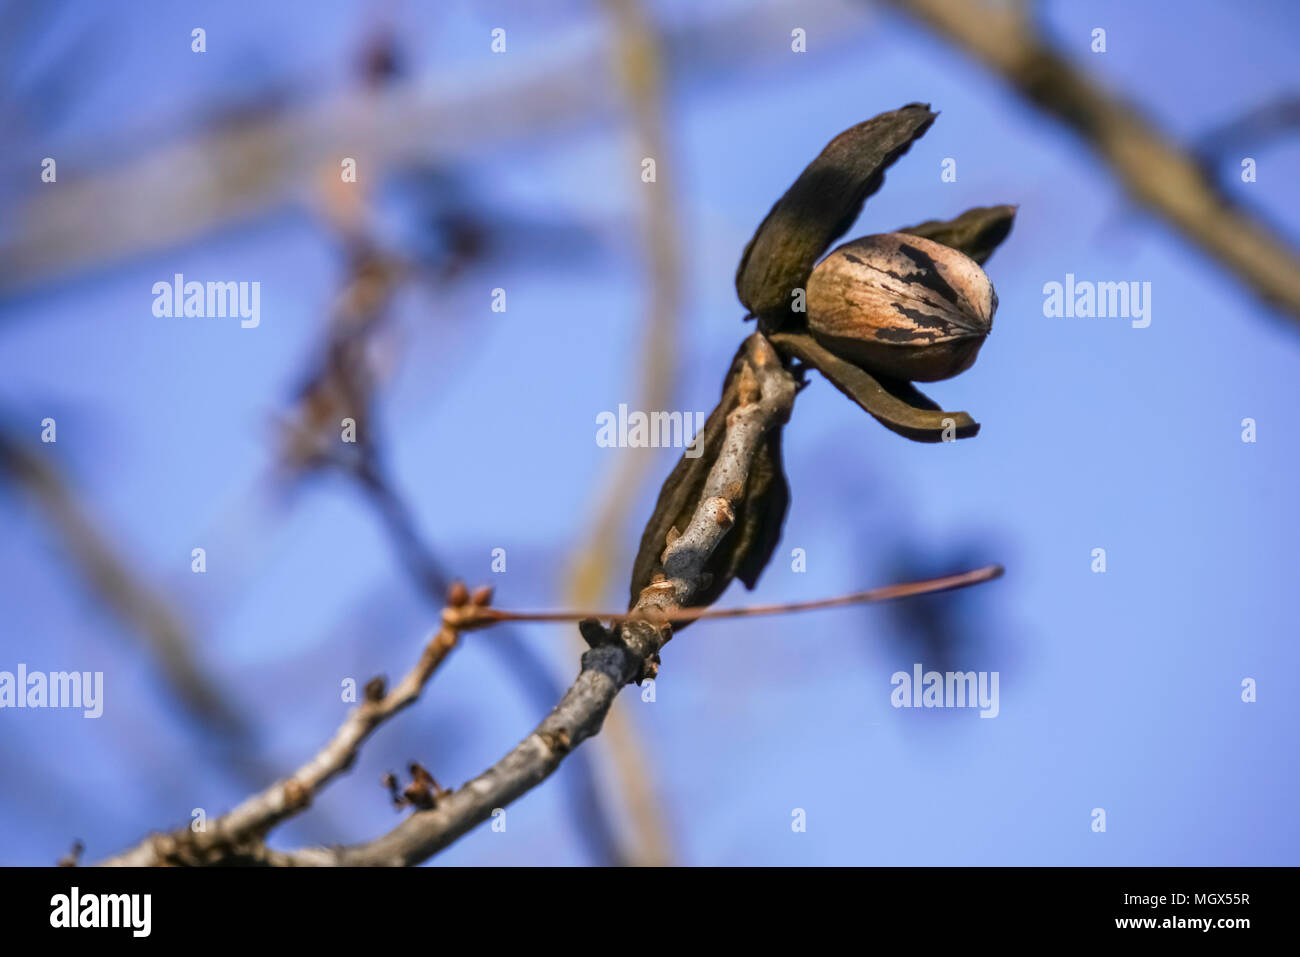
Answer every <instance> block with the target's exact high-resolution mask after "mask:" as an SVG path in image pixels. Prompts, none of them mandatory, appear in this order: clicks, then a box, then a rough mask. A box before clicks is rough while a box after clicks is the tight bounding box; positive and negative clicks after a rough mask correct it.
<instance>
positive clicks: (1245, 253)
mask: <svg viewBox="0 0 1300 957" xmlns="http://www.w3.org/2000/svg"><path fill="white" fill-rule="evenodd" d="M887 2H889V3H891V4H893V5H894V6H896V7H898V8H899V9H900V10H903V11H905V12H906V13H908V14H910V15H911V16H913V17H915V18H917V19H918V20H920V21H921V22H923V23H925V24H927V25H929V26H930V27H932V28H933V29H934V30H936V31H937V32H938V33H940V34H941V35H943V36H944V37H946V38H947V39H948V40H950V41H952V42H953V43H955V44H956V45H957V46H959V47H960V48H962V49H963V50H964V51H965V52H967V53H968V54H970V55H972V56H974V57H976V58H978V59H979V60H981V61H982V62H983V63H984V64H985V65H986V66H988V67H989V68H991V69H992V70H993V71H994V72H996V73H997V74H998V75H1000V76H1001V77H1002V78H1003V79H1004V80H1006V81H1007V82H1008V83H1009V84H1010V85H1011V86H1012V87H1013V88H1014V89H1015V90H1016V91H1017V92H1018V93H1019V94H1020V95H1021V96H1022V97H1024V99H1026V100H1027V101H1028V102H1029V103H1031V104H1033V105H1034V106H1036V107H1037V108H1038V109H1040V110H1042V111H1043V112H1045V113H1047V114H1049V115H1051V116H1053V117H1054V118H1056V119H1057V120H1060V121H1061V122H1063V123H1065V124H1066V125H1067V126H1069V127H1070V128H1071V129H1072V130H1074V132H1075V133H1077V134H1079V136H1080V137H1082V139H1083V140H1084V142H1086V143H1087V144H1088V145H1089V146H1091V147H1092V148H1093V149H1094V150H1096V151H1097V153H1098V154H1099V155H1100V156H1101V158H1102V159H1103V160H1104V161H1105V162H1106V164H1107V165H1108V166H1109V167H1110V169H1111V172H1112V173H1114V175H1115V176H1116V178H1117V179H1119V181H1120V182H1121V183H1122V184H1123V185H1124V187H1125V188H1126V189H1127V190H1128V191H1129V194H1130V195H1131V196H1132V197H1133V198H1134V199H1135V200H1137V201H1138V202H1139V203H1141V204H1142V205H1144V206H1146V207H1147V208H1148V209H1150V210H1151V211H1152V212H1154V213H1156V214H1157V215H1159V216H1161V217H1162V218H1164V219H1165V220H1166V221H1167V222H1168V223H1169V224H1170V225H1171V226H1173V227H1174V228H1176V229H1177V230H1178V231H1179V232H1181V233H1182V234H1183V235H1184V236H1185V237H1186V238H1187V239H1188V240H1190V241H1191V242H1192V243H1194V244H1196V245H1197V246H1199V247H1200V249H1201V251H1202V252H1204V253H1206V254H1207V255H1209V256H1211V257H1212V258H1214V259H1215V260H1217V261H1218V262H1219V263H1220V264H1221V265H1222V266H1224V268H1226V269H1228V270H1229V271H1230V272H1232V273H1233V274H1234V275H1235V276H1236V277H1237V278H1238V279H1239V280H1240V281H1241V282H1243V283H1244V284H1245V285H1247V286H1248V287H1249V288H1250V289H1251V290H1252V291H1253V292H1254V293H1255V294H1256V295H1257V296H1259V297H1260V298H1261V299H1263V300H1264V301H1265V302H1267V303H1269V304H1270V305H1271V306H1273V307H1275V308H1276V309H1278V310H1280V311H1281V312H1283V313H1285V314H1286V316H1287V318H1289V319H1290V320H1291V321H1292V322H1294V323H1300V256H1297V253H1296V251H1295V250H1294V249H1293V248H1291V246H1290V245H1289V244H1288V243H1287V242H1286V241H1285V240H1284V239H1283V238H1282V237H1281V236H1279V235H1277V234H1276V233H1275V232H1274V231H1273V230H1272V229H1271V228H1269V227H1268V226H1266V225H1265V224H1264V223H1262V222H1260V221H1259V220H1258V219H1256V218H1255V217H1253V216H1251V215H1250V214H1249V213H1248V212H1246V211H1245V210H1243V209H1241V208H1240V207H1239V206H1238V205H1236V204H1235V203H1233V202H1232V201H1231V200H1230V199H1229V198H1228V197H1227V196H1225V195H1224V194H1223V193H1222V192H1221V191H1220V190H1219V188H1218V186H1217V185H1216V184H1215V182H1214V180H1213V178H1212V177H1211V176H1210V175H1209V174H1207V172H1206V171H1205V169H1204V168H1203V166H1202V164H1201V163H1200V162H1199V161H1198V158H1197V157H1196V156H1195V155H1194V153H1192V152H1191V151H1189V150H1188V149H1185V148H1184V147H1182V146H1180V145H1179V144H1178V143H1176V142H1174V141H1173V140H1171V139H1169V138H1168V137H1166V136H1165V135H1164V134H1163V133H1161V132H1160V131H1159V130H1158V129H1157V128H1156V127H1155V126H1154V124H1152V123H1151V122H1150V121H1149V120H1147V119H1146V118H1145V117H1144V116H1143V115H1142V113H1141V110H1140V109H1139V107H1138V106H1137V104H1136V103H1134V102H1133V101H1132V100H1131V99H1129V98H1127V97H1125V96H1122V95H1120V94H1118V93H1112V92H1110V91H1107V90H1106V89H1104V88H1103V87H1101V86H1100V85H1099V84H1097V83H1096V82H1095V81H1094V80H1093V79H1092V78H1091V77H1090V76H1088V74H1087V73H1086V72H1085V71H1083V70H1081V69H1079V68H1078V67H1076V66H1075V65H1074V64H1073V63H1072V62H1071V61H1070V60H1069V59H1068V58H1067V57H1066V55H1065V54H1064V53H1063V52H1061V51H1060V50H1058V49H1057V48H1056V47H1054V46H1053V45H1052V44H1051V43H1050V42H1049V41H1047V40H1046V39H1045V38H1044V37H1043V36H1041V35H1040V34H1039V32H1038V31H1037V30H1036V29H1035V28H1034V26H1033V24H1032V21H1031V10H1030V9H1029V8H1028V7H1027V6H1026V5H1022V4H1005V3H994V2H990V0H887Z"/></svg>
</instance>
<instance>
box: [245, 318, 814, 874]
mask: <svg viewBox="0 0 1300 957" xmlns="http://www.w3.org/2000/svg"><path fill="white" fill-rule="evenodd" d="M745 354H746V362H747V366H746V369H745V370H744V372H743V373H742V385H741V401H740V404H739V405H738V406H737V408H736V409H734V410H733V411H732V413H731V414H730V415H729V416H728V419H727V433H726V439H725V441H724V446H723V450H722V452H721V454H720V455H719V457H718V459H717V461H716V462H715V463H714V465H713V468H712V469H711V471H710V473H709V478H708V481H707V483H706V485H705V490H704V494H703V495H702V496H701V499H700V505H699V507H698V508H697V510H696V514H695V517H694V519H693V520H692V522H691V523H690V525H689V527H688V528H687V529H686V531H684V532H683V533H682V534H681V535H680V536H678V537H677V538H676V539H675V540H674V541H673V542H672V543H670V544H669V546H668V548H667V550H666V551H665V553H664V568H665V570H666V576H665V577H664V578H663V579H662V580H660V581H656V582H653V583H651V584H650V585H649V586H647V587H646V588H645V589H644V590H643V591H642V592H641V597H640V600H639V601H638V602H637V604H636V610H638V611H640V612H642V613H645V614H647V615H653V614H654V613H656V612H673V611H676V610H678V609H679V608H681V607H682V606H683V605H684V604H685V603H686V602H688V601H689V600H690V598H691V596H692V595H693V594H695V592H697V591H699V590H700V589H702V588H704V587H706V585H707V582H706V581H704V580H703V578H702V574H703V568H704V563H705V561H706V560H707V559H708V557H709V555H710V554H712V552H713V550H714V549H715V548H716V547H717V546H718V544H719V543H720V542H721V541H722V539H723V537H724V536H725V535H726V534H727V531H728V530H729V529H730V527H731V518H732V511H733V509H734V508H735V505H736V503H737V502H738V501H739V499H740V496H741V494H742V492H743V491H744V484H745V480H746V478H747V477H748V474H749V468H750V464H751V463H752V461H753V458H754V454H755V452H756V450H757V449H758V447H759V444H760V441H761V440H762V438H763V436H764V435H765V434H766V433H767V431H768V430H769V429H771V428H773V427H774V426H776V425H777V424H779V423H782V422H784V421H785V420H786V419H787V418H788V417H789V415H790V410H791V408H792V407H793V404H794V397H795V391H796V385H795V381H794V377H793V376H791V374H790V373H789V372H788V371H786V369H785V368H784V367H783V366H782V364H781V360H780V357H779V356H778V355H777V353H776V351H775V350H774V349H773V348H772V346H771V344H770V343H768V341H767V340H766V339H765V338H764V337H763V336H762V335H760V334H757V333H756V334H754V335H752V336H750V337H749V339H748V340H746V350H745ZM585 634H590V632H585ZM671 637H672V629H671V626H669V625H667V624H655V623H652V622H651V621H648V620H633V621H628V622H625V623H623V624H621V625H618V626H616V627H615V628H614V629H613V630H612V632H610V633H607V634H605V635H603V636H602V638H601V639H597V640H596V642H595V645H594V647H592V648H591V649H590V650H588V651H587V652H586V653H585V654H583V656H582V670H581V671H580V672H579V674H578V677H577V679H576V680H575V681H574V683H573V685H572V686H571V687H570V688H569V690H568V691H567V692H566V693H565V695H564V697H563V699H562V700H561V701H560V703H559V704H558V705H557V706H556V707H555V709H554V710H553V711H552V712H551V713H550V714H549V715H547V717H546V718H545V719H544V720H543V721H542V722H541V723H540V724H539V725H538V726H537V727H536V728H535V729H534V730H533V731H532V733H530V734H529V735H528V736H527V737H526V738H524V739H523V740H522V741H521V742H519V744H517V745H516V746H515V747H514V748H513V749H511V751H510V752H509V753H508V754H506V755H505V757H503V758H502V759H501V760H500V761H498V762H497V763H496V764H495V765H493V766H492V767H491V768H489V769H488V770H486V771H484V772H483V773H482V774H480V775H479V776H478V777H476V778H474V779H473V780H471V781H469V782H467V783H466V784H464V785H462V786H461V787H460V788H458V789H457V790H455V791H453V792H452V793H451V794H449V795H446V796H444V797H443V798H441V799H440V800H439V801H438V803H437V806H436V807H434V808H432V809H430V810H423V811H416V812H414V813H412V814H411V816H410V817H408V818H407V819H406V820H405V821H403V822H402V823H401V824H400V825H398V826H397V827H396V828H394V829H393V830H392V831H389V832H388V833H387V834H385V835H383V836H382V837H380V838H378V839H376V840H374V841H371V842H369V843H366V844H360V845H354V846H350V847H337V848H308V849H304V850H299V851H291V852H277V851H269V850H268V851H267V852H266V854H265V858H264V859H265V861H266V863H270V864H277V865H342V866H365V865H412V864H418V863H420V862H421V861H424V860H426V859H427V858H429V857H431V856H432V855H433V854H435V853H437V852H438V851H439V850H441V849H442V848H444V847H446V846H447V845H448V844H450V843H451V842H452V841H454V840H456V838H458V837H460V836H461V835H462V834H464V833H465V832H466V831H468V830H470V829H471V828H473V827H475V826H476V825H478V824H479V823H481V822H482V821H484V820H486V819H487V818H488V817H490V816H491V815H492V812H493V811H494V810H496V809H497V808H504V807H505V806H506V805H508V804H509V803H510V802H511V801H513V800H515V799H516V798H518V797H520V796H521V795H523V794H525V793H527V792H528V791H529V790H530V789H532V788H534V787H536V786H537V785H538V784H540V783H541V782H542V781H544V780H546V778H548V777H549V776H550V775H551V774H552V773H553V772H554V771H555V769H556V768H558V767H559V766H560V762H561V761H563V760H564V758H565V756H566V755H567V754H568V753H569V752H570V751H572V750H573V749H574V748H575V747H577V746H578V745H579V744H580V743H582V742H583V741H584V740H586V739H587V738H589V737H592V736H593V735H595V734H597V733H598V732H599V731H600V728H601V724H602V723H603V721H604V719H605V715H606V713H608V711H609V708H610V706H611V705H612V704H613V702H614V698H615V697H616V696H617V695H618V693H619V691H620V690H622V688H623V686H624V685H626V684H628V683H629V682H632V681H636V682H638V683H639V682H640V681H641V680H643V679H644V678H647V677H653V676H654V674H655V673H656V671H657V668H658V656H659V651H660V649H661V648H662V647H663V646H664V644H666V643H667V641H668V640H669V639H670V638H671Z"/></svg>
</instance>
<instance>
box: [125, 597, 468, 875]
mask: <svg viewBox="0 0 1300 957" xmlns="http://www.w3.org/2000/svg"><path fill="white" fill-rule="evenodd" d="M483 600H486V596H484V597H483ZM476 610H478V609H477V607H476V606H475V605H473V604H466V605H460V606H459V607H457V606H456V605H452V604H449V605H448V607H447V608H446V609H444V611H443V615H442V624H441V626H440V627H439V628H438V630H437V631H436V632H435V633H434V635H433V637H432V638H431V639H430V640H429V642H428V644H426V645H425V647H424V651H423V652H422V653H421V655H420V660H419V661H418V662H417V663H416V665H415V667H414V668H412V669H411V670H410V671H409V672H407V673H406V675H405V676H404V677H403V678H402V680H401V681H400V682H398V684H397V686H396V687H394V688H393V689H392V690H391V691H387V692H385V690H384V687H383V682H382V680H381V679H374V680H372V681H371V682H370V683H369V684H367V685H366V687H365V700H363V701H362V702H361V704H359V705H357V707H355V708H353V709H352V711H350V712H349V713H348V715H347V717H346V718H345V719H344V721H343V724H342V725H341V726H340V727H339V729H338V730H337V731H336V732H335V733H334V737H333V738H331V739H330V741H329V743H328V744H326V745H325V746H324V747H323V748H321V749H320V751H318V752H317V753H316V755H315V756H314V757H313V758H312V759H311V760H310V761H308V762H307V763H306V764H304V765H303V766H302V767H300V768H299V769H298V770H297V771H295V772H294V773H293V774H291V775H290V776H289V777H287V778H285V779H284V780H282V781H277V782H276V783H275V784H273V785H271V786H270V787H269V788H266V789H265V790H264V791H261V792H260V793H258V794H255V795H253V796H252V797H250V798H248V799H246V800H245V801H244V802H243V803H242V804H240V805H239V806H238V807H236V808H234V809H233V810H231V811H229V812H227V813H226V814H223V815H222V816H220V817H218V818H216V819H215V820H213V821H211V822H210V823H209V825H208V827H207V829H206V830H203V831H198V832H195V831H192V830H190V829H188V828H182V829H178V830H176V831H172V832H171V833H169V834H156V835H153V836H152V837H150V838H148V839H146V840H145V841H143V842H142V843H141V844H139V845H137V846H136V847H134V848H132V849H131V850H129V851H126V852H124V853H122V854H119V855H117V856H116V857H112V858H109V859H108V860H106V861H103V862H102V863H103V864H104V865H109V866H112V865H127V866H156V865H160V864H187V865H202V864H211V863H216V862H218V861H220V862H221V863H237V862H246V863H251V862H254V861H256V860H257V859H258V858H259V857H260V856H261V855H262V854H264V853H265V845H264V844H263V840H264V838H265V836H266V834H267V833H268V832H269V831H270V830H271V829H272V828H273V827H275V826H276V825H277V824H279V823H281V822H282V821H284V820H286V819H288V818H290V817H293V816H294V815H295V814H298V813H300V812H301V811H303V810H305V809H306V808H307V807H309V806H310V805H311V801H312V798H313V797H314V796H315V795H316V794H318V793H319V792H320V791H321V790H322V789H323V788H324V787H325V785H327V784H328V783H329V782H330V781H331V780H332V779H333V778H335V777H336V776H337V775H339V774H341V773H343V772H344V771H346V770H347V769H348V768H350V767H351V766H352V764H353V762H355V761H356V758H357V755H358V753H360V750H361V745H362V744H363V743H364V742H365V740H366V739H367V738H368V737H370V735H371V734H373V733H374V730H375V729H376V728H378V727H379V726H380V725H381V724H383V723H384V722H385V721H387V720H388V719H389V718H391V717H392V716H393V715H395V714H397V713H398V712H399V711H402V710H403V709H405V708H407V707H409V706H410V705H411V704H413V703H414V702H415V701H416V699H417V698H419V697H420V693H421V692H422V691H423V690H424V687H425V685H427V684H428V683H429V679H430V678H432V677H433V673H434V672H435V671H437V670H438V666H439V665H441V664H442V663H443V661H445V660H446V658H447V656H448V655H449V654H450V653H451V652H452V650H453V649H454V648H455V647H456V644H457V642H458V641H459V638H460V634H461V632H463V631H466V630H469V629H470V628H473V627H481V626H482V625H481V624H474V623H473V621H472V618H473V615H474V613H475V611H476Z"/></svg>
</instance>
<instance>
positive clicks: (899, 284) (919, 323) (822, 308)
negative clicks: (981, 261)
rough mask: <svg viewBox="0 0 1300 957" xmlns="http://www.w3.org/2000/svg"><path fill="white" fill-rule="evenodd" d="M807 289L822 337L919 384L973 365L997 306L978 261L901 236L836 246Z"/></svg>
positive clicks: (855, 358) (883, 371)
mask: <svg viewBox="0 0 1300 957" xmlns="http://www.w3.org/2000/svg"><path fill="white" fill-rule="evenodd" d="M807 293H808V296H807V307H808V328H809V331H810V332H811V333H812V335H813V337H814V338H816V339H817V341H818V342H820V343H821V344H822V345H823V346H825V347H826V348H827V349H829V350H830V351H831V352H833V353H835V354H836V355H837V356H839V357H840V358H842V359H846V360H848V361H850V362H852V363H854V364H855V365H858V366H860V367H861V368H863V369H866V370H867V371H868V372H874V373H877V374H878V375H882V376H889V377H892V378H895V379H906V380H914V381H918V382H934V381H936V380H938V379H947V378H951V377H952V376H955V375H957V374H958V373H959V372H964V371H965V370H967V369H969V368H970V367H971V364H972V363H973V362H974V361H975V356H976V355H977V354H978V353H979V349H980V346H981V345H983V344H984V337H985V336H987V335H988V334H989V330H991V329H992V328H993V313H994V312H995V311H996V310H997V307H998V296H997V293H996V292H994V290H993V284H992V283H991V282H989V277H988V276H986V275H985V274H984V270H982V269H981V268H980V267H979V266H978V265H977V264H976V263H975V261H974V260H973V259H970V258H969V257H967V256H966V255H965V254H964V253H960V252H958V251H957V250H955V249H951V248H949V247H948V246H944V245H941V244H939V243H936V242H933V241H931V240H929V239H922V238H921V237H919V236H909V235H905V234H903V233H882V234H880V235H876V236H864V237H862V238H861V239H855V240H853V241H852V242H848V243H845V244H844V245H843V246H840V247H838V248H837V249H835V250H834V251H833V252H832V253H831V254H830V255H829V256H827V257H826V258H825V259H823V260H822V261H821V262H820V263H818V264H817V268H816V269H814V270H813V273H812V276H811V277H810V278H809V280H808V290H807Z"/></svg>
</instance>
